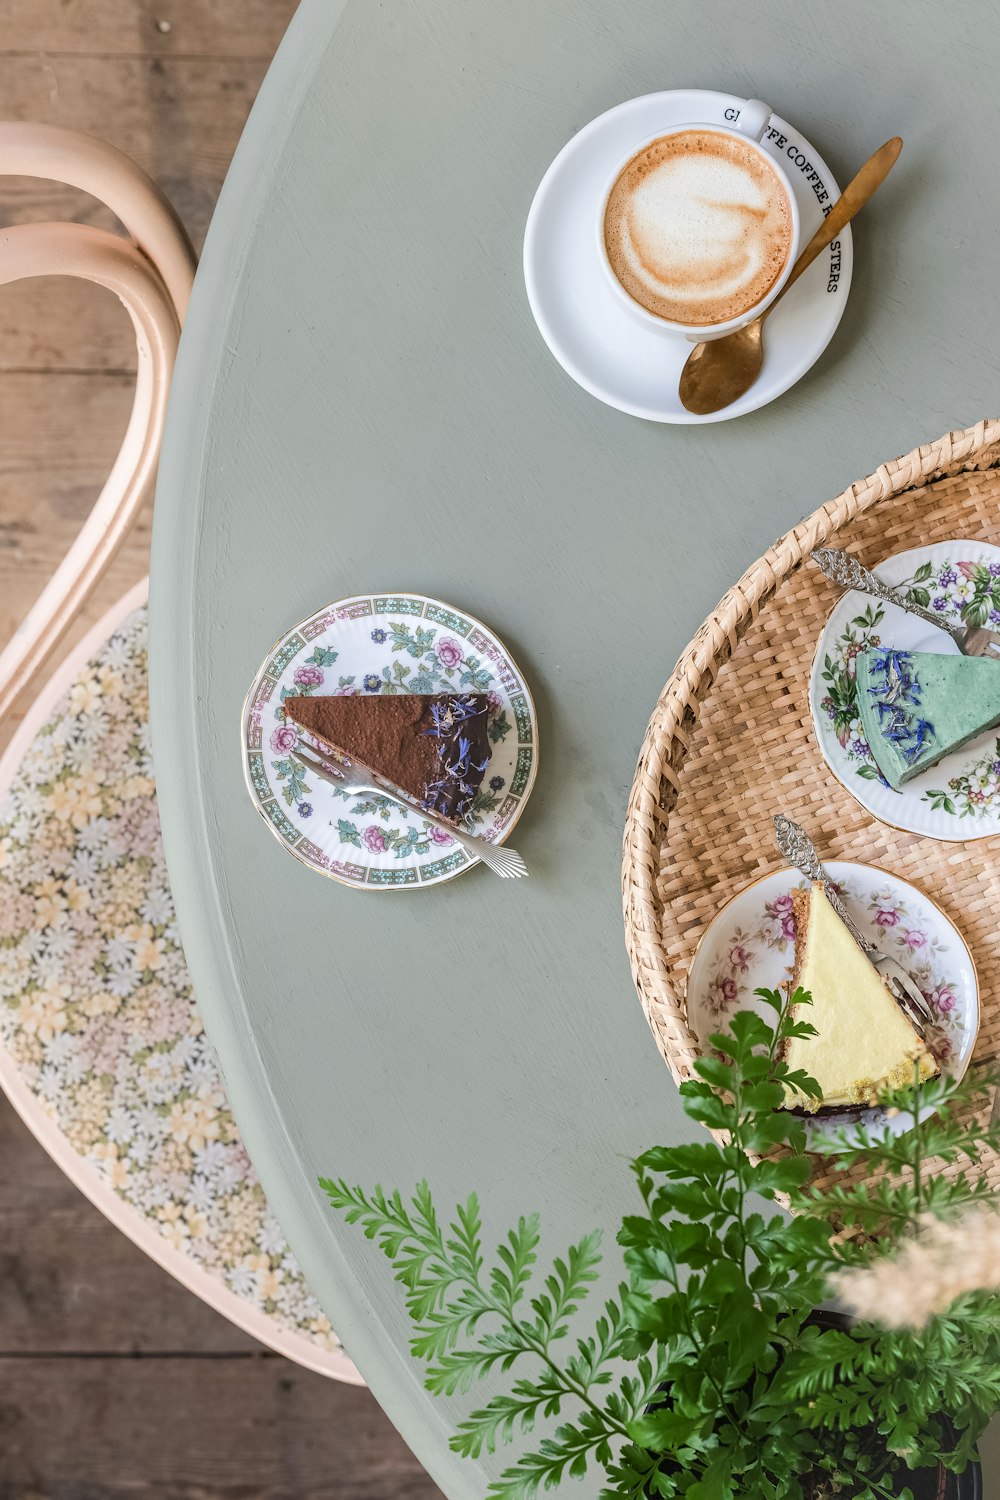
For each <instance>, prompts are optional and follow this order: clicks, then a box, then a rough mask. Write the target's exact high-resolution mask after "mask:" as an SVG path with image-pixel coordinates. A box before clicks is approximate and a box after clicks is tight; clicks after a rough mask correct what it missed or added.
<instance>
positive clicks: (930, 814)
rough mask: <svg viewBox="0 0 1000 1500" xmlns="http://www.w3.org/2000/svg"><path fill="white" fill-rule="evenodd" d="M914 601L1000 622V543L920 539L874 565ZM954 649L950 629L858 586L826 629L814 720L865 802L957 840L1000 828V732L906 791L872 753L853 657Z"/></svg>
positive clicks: (834, 762)
mask: <svg viewBox="0 0 1000 1500" xmlns="http://www.w3.org/2000/svg"><path fill="white" fill-rule="evenodd" d="M873 571H874V572H875V573H877V574H878V576H879V577H880V578H881V579H883V580H884V581H885V582H886V583H890V584H892V585H893V587H894V588H897V589H900V590H902V592H903V593H904V594H907V595H908V596H909V597H910V598H911V599H912V601H913V602H914V603H915V604H919V605H921V606H922V607H923V608H925V609H930V610H932V611H933V612H934V613H937V614H940V615H941V617H942V619H946V620H949V621H951V622H952V623H953V624H955V623H960V624H964V625H987V626H988V627H989V628H990V629H991V630H995V629H997V628H998V627H1000V547H993V546H991V545H990V544H989V543H988V542H979V541H971V542H970V541H962V540H957V539H956V540H950V541H943V542H934V543H932V544H931V545H929V546H925V547H913V548H909V549H908V550H906V551H903V552H896V553H894V554H893V556H891V557H887V558H885V559H884V560H883V561H882V562H881V563H879V564H878V565H877V567H875V568H874V570H873ZM878 645H882V646H896V647H898V648H899V649H900V650H903V651H930V652H934V653H936V654H938V655H942V656H952V655H954V654H956V653H957V651H958V647H957V645H956V644H955V642H954V641H953V640H952V639H951V637H950V636H949V635H947V634H946V633H945V631H943V630H935V628H934V626H933V625H929V624H927V623H926V622H925V621H924V620H921V619H920V618H919V617H918V616H915V615H912V614H909V613H907V612H906V611H905V610H903V609H900V608H899V607H898V606H897V605H895V604H886V603H883V602H882V600H880V599H873V598H870V597H869V596H868V595H867V594H862V593H859V592H858V591H857V590H855V589H851V590H849V591H847V592H846V593H844V594H843V595H842V596H841V597H840V599H838V600H837V603H836V604H835V605H834V607H833V609H832V611H831V612H830V616H829V618H828V620H827V623H826V625H825V626H824V628H823V631H822V633H821V635H820V638H819V641H818V643H817V647H816V655H815V657H814V660H813V665H812V672H811V674H810V680H809V705H810V709H811V711H812V720H813V728H814V731H815V734H816V739H817V742H818V744H819V748H820V751H821V753H822V755H823V759H824V760H825V761H826V763H827V765H828V766H829V768H830V770H831V771H832V772H833V774H834V776H836V778H837V780H838V781H839V782H840V783H841V785H842V786H844V787H846V789H847V790H848V791H849V792H850V793H851V795H852V797H854V798H855V799H856V800H857V801H858V802H859V803H860V804H861V806H862V807H863V808H865V809H866V810H867V811H868V812H870V813H872V814H873V815H874V816H875V817H876V818H878V819H879V820H880V821H881V822H883V823H886V824H888V826H889V827H890V828H896V829H899V830H901V831H903V832H905V833H917V834H921V835H924V836H926V837H928V838H934V839H942V840H945V841H948V842H959V841H961V842H966V841H968V840H971V839H980V838H990V837H992V836H994V835H996V834H998V833H1000V736H998V733H997V730H995V729H993V730H988V731H987V732H986V733H985V734H981V735H978V736H977V737H976V739H974V740H972V741H971V742H970V743H969V744H967V745H965V746H963V748H962V749H961V750H956V751H953V752H952V754H951V755H947V756H945V758H944V759H943V760H941V761H939V762H938V764H937V765H936V766H932V767H931V768H930V770H928V771H924V772H923V773H922V774H921V775H920V776H917V777H914V779H913V781H910V782H907V783H906V785H905V786H903V787H902V788H901V789H900V790H899V791H894V790H893V788H892V787H890V786H887V785H886V783H885V782H884V781H883V780H882V779H881V777H880V776H879V773H878V768H877V766H876V765H875V763H874V761H873V760H872V756H871V751H870V750H869V748H868V744H867V742H866V740H865V734H864V729H863V728H862V725H861V720H860V717H859V715H858V709H857V690H856V687H855V678H854V659H855V657H856V656H857V653H858V652H859V651H861V650H864V649H865V648H866V647H869V646H878Z"/></svg>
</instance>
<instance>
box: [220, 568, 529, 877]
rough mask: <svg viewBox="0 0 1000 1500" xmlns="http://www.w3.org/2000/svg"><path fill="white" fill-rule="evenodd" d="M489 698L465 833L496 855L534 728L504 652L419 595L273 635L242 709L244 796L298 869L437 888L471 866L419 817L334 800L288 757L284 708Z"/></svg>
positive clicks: (381, 801) (334, 611)
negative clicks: (483, 752) (380, 697)
mask: <svg viewBox="0 0 1000 1500" xmlns="http://www.w3.org/2000/svg"><path fill="white" fill-rule="evenodd" d="M451 691H456V692H476V693H488V694H489V697H490V718H489V737H490V746H491V749H492V758H491V760H490V764H489V767H488V768H487V774H486V776H485V777H484V778H483V784H482V787H481V788H480V790H479V792H478V793H477V795H476V800H475V802H474V804H473V810H472V816H471V822H470V829H471V831H472V832H473V833H476V834H478V835H479V837H480V838H485V839H491V840H497V841H498V842H502V841H503V840H504V839H505V838H506V837H507V835H508V834H509V833H510V830H511V829H512V828H513V827H514V825H515V824H516V822H517V820H518V818H519V817H520V816H521V813H522V811H523V809H524V804H525V803H526V802H527V800H528V797H529V795H530V794H531V788H532V786H533V785H534V781H535V772H536V769H537V765H538V728H537V724H536V719H535V705H534V703H533V702H532V699H531V693H530V692H529V690H528V687H527V685H526V683H525V681H524V677H523V676H522V674H521V672H520V670H519V669H518V667H517V666H516V665H515V664H514V662H513V660H512V659H511V656H510V653H509V652H508V651H507V649H506V647H505V646H504V645H503V644H502V642H501V641H499V640H498V639H497V637H496V636H495V635H494V634H493V632H492V631H491V630H489V629H488V628H487V627H486V626H485V625H482V624H480V622H479V621H478V620H474V619H473V618H472V616H471V615H467V614H465V613H464V612H463V611H461V610H457V609H453V608H452V606H451V605H450V604H442V603H441V602H440V600H437V599H428V598H426V597H425V596H424V595H423V594H375V595H370V594H363V595H359V596H357V597H356V598H352V599H340V600H338V601H337V603H335V604H328V605H325V606H324V608H323V609H320V610H317V611H316V613H315V614H314V615H310V617H309V619H308V620H303V622H302V623H301V624H300V625H296V626H295V628H294V629H293V630H290V631H289V632H288V633H287V635H284V636H282V638H281V640H280V641H279V642H278V644H277V646H275V648H274V650H273V651H271V652H269V653H268V656H267V659H266V661H265V662H264V663H263V665H262V666H261V668H260V671H259V672H258V673H257V676H256V677H255V678H254V681H253V684H252V686H251V688H250V691H249V693H248V694H247V698H246V702H245V703H244V705H243V714H242V719H241V725H240V740H241V749H242V755H243V770H244V775H245V776H246V782H247V786H248V788H249V791H250V796H251V797H252V799H253V801H254V803H255V805H256V807H257V809H258V811H259V812H260V813H261V816H262V817H263V818H264V820H265V822H266V823H267V824H268V826H269V827H270V829H271V831H272V833H273V834H274V835H275V837H276V838H277V839H278V841H279V842H280V843H281V844H282V845H283V846H284V847H285V848H286V849H287V850H288V851H289V852H290V853H291V854H294V855H295V857H296V859H300V860H302V862H303V864H307V865H309V867H310V868H311V869H313V870H318V871H319V872H320V873H321V874H323V875H329V876H331V877H332V878H333V879H334V880H340V881H342V882H343V883H344V884H345V885H353V886H362V887H363V888H364V889H365V890H375V891H385V890H398V889H400V888H401V887H404V888H406V887H408V888H414V887H417V886H426V885H438V884H440V882H441V881H443V880H451V879H452V878H453V877H454V876H455V875H460V874H461V873H462V871H463V870H467V869H468V868H469V867H470V866H471V865H474V864H478V863H479V861H478V860H476V859H473V858H472V857H471V856H469V855H468V854H466V853H465V851H464V850H463V849H460V848H459V847H458V845H457V844H456V843H455V841H454V840H453V839H450V838H449V837H448V835H447V834H446V833H443V832H442V831H441V830H440V829H438V828H434V827H432V825H431V824H430V823H428V822H427V820H426V819H425V818H422V817H421V816H420V814H419V812H416V811H414V810H413V809H411V808H408V807H405V806H403V804H401V803H399V802H394V801H393V800H392V798H390V797H386V796H383V795H381V794H379V793H376V792H370V793H368V792H364V793H361V794H358V793H349V792H342V791H338V790H337V789H336V788H335V787H333V786H331V785H330V784H329V783H328V782H326V781H320V780H319V779H318V778H317V777H315V776H313V775H312V774H311V773H310V772H309V771H307V770H305V768H304V767H303V766H301V765H299V763H298V762H297V761H295V760H293V759H292V758H291V757H290V755H289V753H288V752H289V751H290V750H291V749H292V748H293V747H294V745H295V742H296V732H295V730H294V729H293V728H292V727H291V726H290V725H288V724H286V722H285V717H284V714H283V712H282V708H281V705H282V703H283V702H284V700H285V699H286V698H288V697H291V696H293V695H295V694H304V693H318V694H331V693H333V694H338V693H343V694H348V693H350V694H357V695H360V694H365V693H446V692H451Z"/></svg>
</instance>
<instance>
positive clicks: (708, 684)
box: [622, 421, 1000, 1175]
mask: <svg viewBox="0 0 1000 1500" xmlns="http://www.w3.org/2000/svg"><path fill="white" fill-rule="evenodd" d="M951 537H960V538H963V539H968V540H978V541H986V542H993V543H1000V421H989V422H980V423H979V424H978V425H977V426H976V427H973V428H967V429H965V430H964V431H961V432H952V433H949V434H948V435H947V436H946V437H943V438H942V439H941V440H940V441H939V442H937V443H932V444H929V445H927V446H925V447H921V448H917V449H915V450H914V451H913V452H912V453H908V454H907V455H906V456H905V457H903V458H899V459H897V460H895V462H893V463H889V464H883V465H882V466H881V467H880V468H879V469H877V470H876V472H875V473H874V474H872V475H870V476H869V477H868V478H867V479H864V480H862V481H860V482H859V483H857V484H854V485H852V486H851V487H850V489H848V490H845V491H844V492H843V494H841V495H839V496H837V498H836V499H835V500H830V501H828V502H827V503H826V504H825V505H823V506H821V507H820V509H819V510H817V511H815V512H814V513H813V515H811V516H810V517H809V518H808V519H807V520H805V521H804V522H802V524H801V525H799V526H797V527H795V529H794V530H793V531H790V532H788V534H787V535H786V536H784V537H782V538H781V540H780V541H778V542H776V543H775V544H774V546H773V547H771V548H770V549H769V550H768V551H767V552H766V553H765V554H764V556H763V557H761V558H760V559H759V560H758V561H757V562H756V563H754V565H753V566H752V567H751V568H749V569H748V571H747V572H746V573H745V574H744V575H743V577H742V578H741V579H740V580H739V582H738V583H737V584H736V585H735V586H734V587H733V588H732V589H730V591H729V593H728V594H726V596H725V597H724V598H723V599H722V601H721V602H720V604H719V606H718V608H717V609H716V610H715V611H714V613H713V614H712V615H711V616H710V617H709V618H708V619H707V620H706V621H705V622H704V624H703V625H702V626H701V628H700V630H699V631H698V633H697V635H696V636H695V638H694V640H693V641H692V642H691V644H690V645H689V646H688V648H687V650H686V651H685V652H684V654H683V655H682V657H681V658H680V661H679V662H678V663H677V666H676V667H675V669H674V672H673V674H672V675H671V677H670V679H669V681H668V682H667V684H666V686H665V687H664V689H663V692H662V693H661V695H660V698H659V701H658V702H657V704H656V708H655V709H654V711H653V716H652V718H651V720H650V723H649V728H648V730H647V732H646V738H645V740H644V742H643V747H642V751H641V753H640V757H639V764H638V768H637V771H636V776H635V781H634V783H633V787H632V794H631V797H630V799H629V808H628V817H627V822H626V828H625V842H624V859H623V868H622V889H623V901H624V914H625V934H626V942H627V946H628V952H629V958H630V961H631V965H632V975H633V978H634V980H635V985H636V989H637V990H638V993H639V998H640V1000H641V1001H642V1005H643V1009H644V1011H645V1014H646V1018H647V1020H648V1022H649V1025H650V1027H651V1029H652V1031H653V1035H654V1036H655V1038H656V1042H657V1045H658V1047H659V1049H660V1052H661V1054H662V1056H663V1058H664V1060H665V1061H666V1063H667V1065H668V1066H669V1068H670V1070H671V1072H672V1074H673V1076H674V1078H675V1079H676V1080H678V1081H680V1080H682V1079H684V1078H686V1077H689V1076H690V1073H691V1065H692V1062H693V1060H694V1058H695V1056H696V1055H697V1050H696V1045H695V1042H694V1039H693V1037H692V1036H691V1034H690V1033H689V1031H688V1028H687V1022H686V1013H685V1001H684V995H685V984H686V979H687V974H688V970H689V968H690V964H691V960H692V958H693V955H694V952H695V949H696V947H697V945H698V942H699V940H700V938H701V937H702V935H703V933H704V932H705V930H706V928H707V927H708V926H709V924H710V923H711V921H712V920H713V918H714V917H715V916H716V914H717V913H718V911H719V909H720V908H721V907H722V905H723V904H724V903H725V901H726V900H727V899H728V898H729V897H730V896H731V895H732V894H734V892H736V891H737V890H739V889H740V888H742V887H743V886H745V885H748V884H749V883H750V882H751V881H753V880H756V879H758V878H759V877H760V876H761V875H764V874H767V873H768V872H769V871H771V870H776V869H778V868H780V866H781V863H782V861H781V858H780V856H779V855H778V853H777V850H776V849H775V847H774V840H773V832H772V827H771V817H772V815H773V814H774V813H776V812H784V813H787V814H788V815H789V816H790V817H793V818H795V819H796V820H797V821H799V822H801V823H802V824H803V825H804V826H805V827H806V828H807V829H808V831H809V832H810V834H811V835H812V837H813V839H814V841H815V842H816V845H817V848H818V849H819V852H820V855H821V857H824V858H829V859H856V860H862V861H865V862H866V863H870V864H875V865H879V866H881V867H883V868H885V869H886V870H889V871H892V872H894V873H895V874H897V875H900V876H902V877H903V878H904V879H906V880H909V881H911V882H912V883H913V884H914V885H916V886H918V887H919V888H920V889H921V890H923V891H925V892H926V893H927V894H928V895H929V896H931V897H932V898H933V900H934V901H935V902H936V903H937V905H938V906H939V907H940V908H941V909H942V910H943V911H944V912H945V913H947V915H948V916H949V917H950V918H951V919H952V920H953V921H954V922H955V924H956V925H957V926H958V928H959V929H960V931H961V932H962V933H963V935H964V937H965V939H966V941H967V943H968V944H969V947H970V949H971V950H972V954H973V957H974V959H975V961H976V965H977V969H978V973H979V981H980V989H981V1003H982V1013H983V1024H982V1029H981V1032H980V1036H979V1042H978V1046H977V1050H976V1057H977V1058H979V1059H987V1058H994V1057H996V1056H997V1055H998V1054H1000V1004H998V1000H1000V921H998V914H1000V836H996V837H990V838H986V839H979V840H976V841H975V842H970V843H968V844H954V843H942V842H939V841H936V840H933V839H929V838H925V837H917V836H915V835H913V834H909V833H903V832H897V831H896V830H894V829H892V828H890V827H888V826H887V825H885V824H883V823H880V822H878V821H877V820H875V819H874V818H873V817H872V816H871V815H870V814H869V813H867V812H866V811H865V810H864V809H863V808H861V807H860V806H859V805H858V804H857V803H856V802H855V801H854V799H853V798H852V797H851V795H850V793H849V792H847V791H846V790H845V789H844V788H843V787H841V786H840V784H839V783H838V782H837V781H836V780H835V778H834V776H833V775H832V773H831V772H830V771H829V770H828V768H827V766H826V764H825V762H824V761H823V758H822V755H821V754H820V750H819V746H818V744H817V742H816V737H815V733H814V730H813V727H812V721H811V717H810V711H809V673H810V669H811V665H812V660H813V654H814V652H815V648H816V642H817V640H818V638H819V635H820V632H821V630H822V628H823V625H824V623H825V621H826V618H827V616H828V615H829V613H830V610H831V609H832V607H833V605H834V603H835V602H836V599H837V597H838V592H839V591H838V590H837V589H836V587H835V586H834V585H833V584H830V583H828V582H827V581H826V579H824V578H823V577H822V575H821V574H820V573H819V570H818V569H817V568H815V567H814V566H813V565H812V564H809V563H808V561H807V559H808V556H809V553H810V552H811V551H812V549H813V548H814V547H816V546H821V545H824V544H829V545H833V546H838V547H845V548H847V549H848V550H849V551H851V552H852V553H854V554H855V555H856V556H857V557H859V558H860V559H861V561H862V562H864V563H866V564H868V565H869V566H871V565H873V564H876V563H878V562H879V561H881V560H882V559H883V558H885V557H887V556H889V555H890V554H892V553H895V552H899V551H902V550H904V549H906V548H909V547H916V546H922V545H924V544H927V543H931V542H935V541H942V540H946V539H948V538H951ZM803 564H805V565H804V566H803ZM997 1171H998V1174H1000V1163H998V1164H997ZM991 1175H992V1171H991Z"/></svg>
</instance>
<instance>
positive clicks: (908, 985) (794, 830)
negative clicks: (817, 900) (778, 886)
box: [774, 813, 932, 1038]
mask: <svg viewBox="0 0 1000 1500" xmlns="http://www.w3.org/2000/svg"><path fill="white" fill-rule="evenodd" d="M774 834H775V841H776V843H777V845H778V848H779V850H780V851H781V854H782V856H783V857H784V858H785V859H787V860H788V863H789V864H790V865H794V866H795V868H796V869H797V870H801V871H802V873H803V875H806V876H808V878H809V879H810V880H813V881H817V880H818V881H819V882H820V884H821V885H822V887H823V890H824V891H825V892H826V899H827V900H828V901H829V903H830V905H831V906H832V907H833V909H834V911H835V912H836V913H837V916H838V917H839V918H840V920H841V921H842V922H843V924H844V926H845V927H846V928H847V930H848V932H849V933H850V934H851V937H852V938H853V939H854V941H855V942H856V943H857V945H858V947H859V948H860V949H861V951H862V953H865V954H867V956H868V957H869V958H870V959H871V961H872V963H873V964H874V965H875V968H876V969H877V970H878V971H879V973H880V974H881V975H882V978H883V979H885V980H886V981H887V982H888V985H889V988H890V989H891V990H892V992H893V994H894V995H895V997H896V999H897V1000H898V1001H899V1003H900V1006H901V1007H902V1009H903V1011H904V1013H905V1014H906V1016H907V1017H908V1018H909V1020H910V1021H911V1023H912V1024H913V1026H914V1027H915V1028H916V1030H917V1032H918V1034H919V1035H920V1037H921V1038H923V1037H924V1035H925V1032H926V1029H927V1025H928V1023H929V1022H930V1021H931V1020H932V1016H931V1012H930V1007H929V1006H928V1004H927V1001H926V1000H925V999H924V997H923V995H922V994H921V993H920V990H919V989H918V988H917V986H916V984H915V983H914V981H913V979H912V978H911V976H910V975H909V974H907V972H906V970H905V969H904V968H903V966H902V964H899V963H897V962H896V960H895V959H894V958H890V957H889V955H888V954H887V953H882V952H881V951H880V950H879V949H878V948H876V946H875V944H874V943H873V942H871V941H869V939H868V938H866V937H865V936H864V934H863V933H862V932H860V931H859V930H858V926H857V923H856V922H855V921H854V918H853V917H852V916H851V914H850V912H849V911H848V910H847V907H846V906H845V905H844V903H843V901H842V900H841V899H840V893H839V892H838V890H837V887H836V886H835V885H834V884H833V881H832V880H831V879H830V877H829V876H828V875H827V873H826V871H825V870H824V869H823V866H822V864H821V863H820V858H819V855H818V854H817V853H816V846H815V844H814V843H813V841H812V839H811V838H810V837H809V835H808V834H807V833H806V831H805V829H804V828H801V827H800V826H799V824H798V823H793V822H792V820H791V818H786V817H785V815H784V813H777V814H776V815H775V818H774Z"/></svg>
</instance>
